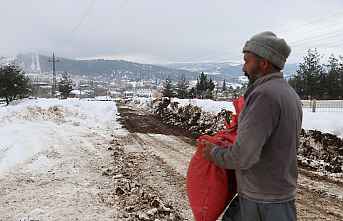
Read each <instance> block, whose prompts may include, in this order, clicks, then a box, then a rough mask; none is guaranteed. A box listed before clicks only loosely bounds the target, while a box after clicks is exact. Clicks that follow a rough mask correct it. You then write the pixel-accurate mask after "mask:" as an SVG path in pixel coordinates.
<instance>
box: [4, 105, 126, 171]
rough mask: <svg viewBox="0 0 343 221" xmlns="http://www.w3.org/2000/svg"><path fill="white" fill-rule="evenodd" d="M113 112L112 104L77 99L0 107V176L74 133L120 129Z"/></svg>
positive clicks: (113, 106)
mask: <svg viewBox="0 0 343 221" xmlns="http://www.w3.org/2000/svg"><path fill="white" fill-rule="evenodd" d="M116 111H117V110H116V106H115V104H114V103H113V102H100V101H99V102H94V101H83V100H79V99H67V100H58V99H38V100H35V99H32V100H29V99H28V100H24V101H20V102H19V103H18V104H12V105H9V106H7V107H4V106H3V107H0V137H1V138H0V140H1V143H0V175H1V174H2V172H3V171H4V170H7V169H10V168H11V167H13V166H15V165H16V164H18V163H21V162H24V161H25V160H28V159H30V158H31V157H32V156H34V155H35V154H37V153H39V152H41V151H44V150H49V148H51V147H53V146H54V145H56V143H59V140H60V139H67V138H68V137H72V136H74V135H75V132H76V131H77V132H81V131H84V132H85V131H86V132H89V131H90V130H99V129H102V130H104V131H107V132H110V131H111V129H112V128H113V127H115V126H117V127H119V124H118V123H116V121H115V114H116Z"/></svg>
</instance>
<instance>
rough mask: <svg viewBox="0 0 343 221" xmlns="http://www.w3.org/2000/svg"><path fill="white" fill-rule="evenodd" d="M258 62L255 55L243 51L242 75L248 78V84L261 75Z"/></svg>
mask: <svg viewBox="0 0 343 221" xmlns="http://www.w3.org/2000/svg"><path fill="white" fill-rule="evenodd" d="M259 63H260V59H259V58H258V57H256V55H254V54H252V53H249V52H244V65H243V72H244V75H245V76H247V77H248V78H249V85H250V84H252V83H254V82H255V81H256V79H257V78H259V77H260V76H261V71H260V66H259Z"/></svg>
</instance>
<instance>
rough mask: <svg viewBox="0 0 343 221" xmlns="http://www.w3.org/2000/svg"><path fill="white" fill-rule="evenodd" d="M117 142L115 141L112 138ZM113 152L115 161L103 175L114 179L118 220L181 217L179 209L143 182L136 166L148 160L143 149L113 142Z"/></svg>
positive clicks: (174, 218) (172, 218) (176, 218)
mask: <svg viewBox="0 0 343 221" xmlns="http://www.w3.org/2000/svg"><path fill="white" fill-rule="evenodd" d="M114 143H116V142H114ZM111 148H112V151H113V153H112V155H113V157H114V161H115V162H116V164H115V166H114V167H113V168H108V169H106V170H104V171H103V175H105V176H112V179H113V180H114V185H115V186H114V194H115V201H116V202H118V204H119V207H120V208H121V214H120V215H119V217H118V218H119V219H120V220H170V221H179V220H182V218H181V216H180V215H179V213H178V212H177V211H176V210H175V209H174V208H173V207H172V206H171V205H170V204H168V202H163V200H162V199H161V197H160V196H159V193H158V192H157V191H155V190H154V189H152V188H150V187H149V186H145V185H143V184H142V182H141V180H142V179H144V177H142V175H141V174H142V173H143V171H141V170H142V168H141V167H140V166H139V164H141V163H142V162H146V161H148V158H147V157H146V156H145V155H144V154H143V153H131V154H129V155H128V154H127V153H125V152H124V150H123V147H122V146H119V145H118V146H114V147H111Z"/></svg>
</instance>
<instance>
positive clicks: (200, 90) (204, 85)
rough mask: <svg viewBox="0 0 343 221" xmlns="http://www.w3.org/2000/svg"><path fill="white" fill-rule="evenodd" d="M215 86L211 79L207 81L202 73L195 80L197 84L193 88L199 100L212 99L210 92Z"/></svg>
mask: <svg viewBox="0 0 343 221" xmlns="http://www.w3.org/2000/svg"><path fill="white" fill-rule="evenodd" d="M214 88H215V85H214V83H213V81H212V79H210V80H208V79H207V75H206V74H204V72H202V73H201V74H200V76H199V77H198V79H197V84H196V86H195V90H196V94H197V96H199V97H200V98H212V97H213V95H212V92H213V90H214Z"/></svg>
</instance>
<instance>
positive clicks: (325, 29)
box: [0, 0, 343, 63]
mask: <svg viewBox="0 0 343 221" xmlns="http://www.w3.org/2000/svg"><path fill="white" fill-rule="evenodd" d="M2 1H3V2H1V8H2V10H1V13H0V20H1V21H5V22H2V24H1V28H2V30H3V31H2V34H1V35H0V55H14V54H16V53H19V52H27V51H38V52H42V53H49V54H50V53H51V52H52V51H55V52H56V54H57V55H59V56H65V57H70V58H82V57H84V58H86V57H108V58H109V57H113V58H120V57H123V58H131V59H133V60H136V61H144V62H150V63H159V62H171V61H175V62H182V61H203V60H207V61H222V60H240V59H241V48H242V45H243V44H244V42H245V41H246V40H247V39H249V38H250V37H251V36H252V35H253V34H255V33H257V32H260V31H265V30H272V31H275V32H276V33H277V34H280V35H281V36H282V37H285V39H286V40H287V41H289V42H294V43H298V44H295V46H294V48H293V55H292V57H291V58H290V59H291V60H294V61H296V60H298V59H299V58H300V57H301V55H303V53H304V52H305V51H306V49H307V48H310V47H313V46H318V45H319V44H318V41H319V42H320V43H321V47H322V48H323V49H325V52H327V51H328V50H329V49H328V47H329V46H335V43H338V40H339V36H341V35H339V34H343V25H341V24H343V23H342V19H343V10H342V13H340V12H339V8H342V6H343V3H341V1H338V0H337V1H330V2H329V1H325V2H323V1H320V0H312V1H310V0H304V1H295V0H290V1H272V0H268V1H258V2H257V1H250V2H246V1H245V2H242V1H227V0H202V1H199V0H187V1H184V0H173V1H160V0H114V1H105V0H87V1H86V0H73V1H69V0H60V1H53V0H26V1H21V0H12V1H4V0H2ZM332 13H337V14H336V15H335V16H331V17H330V15H332ZM318 18H319V19H318ZM316 19H317V20H316ZM335 21H336V22H335ZM328 24H329V25H328ZM334 34H336V35H337V36H336V37H335V36H332V35H334ZM316 36H320V37H321V38H319V37H318V38H319V40H316V38H315V37H316ZM330 36H331V38H329V37H330ZM302 41H303V43H302ZM291 45H292V44H291ZM299 45H300V46H299ZM319 49H320V48H319ZM329 51H330V52H332V53H342V54H343V50H342V48H339V46H337V47H332V49H330V50H329Z"/></svg>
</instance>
